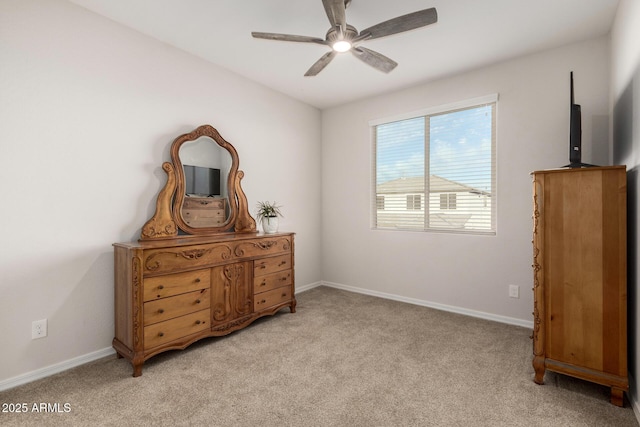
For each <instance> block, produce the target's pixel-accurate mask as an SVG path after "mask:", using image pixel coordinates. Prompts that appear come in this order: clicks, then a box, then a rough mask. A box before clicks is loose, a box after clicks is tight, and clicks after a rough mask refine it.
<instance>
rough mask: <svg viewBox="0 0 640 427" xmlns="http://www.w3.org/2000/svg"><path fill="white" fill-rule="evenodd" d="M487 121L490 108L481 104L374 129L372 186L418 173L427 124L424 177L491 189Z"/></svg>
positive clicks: (422, 162)
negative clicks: (374, 176)
mask: <svg viewBox="0 0 640 427" xmlns="http://www.w3.org/2000/svg"><path fill="white" fill-rule="evenodd" d="M492 122H493V120H492V106H491V105H482V106H479V107H474V108H468V109H464V110H459V111H454V112H448V113H444V114H438V115H433V116H430V117H427V118H425V117H416V118H412V119H407V120H401V121H397V122H392V123H386V124H382V125H378V126H377V136H376V142H377V146H376V183H377V184H381V183H383V182H387V181H391V180H394V179H398V178H402V177H405V178H408V177H415V176H423V175H424V170H425V167H424V162H425V144H424V139H425V127H426V125H425V124H426V123H430V128H429V131H430V132H429V149H430V152H429V168H430V174H431V175H438V176H441V177H443V178H447V179H450V180H452V181H456V182H459V183H462V184H465V185H468V186H470V187H473V188H477V189H480V190H485V191H491V165H492V152H491V151H492V149H491V148H492V136H491V131H492Z"/></svg>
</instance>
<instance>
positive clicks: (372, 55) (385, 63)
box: [351, 46, 398, 73]
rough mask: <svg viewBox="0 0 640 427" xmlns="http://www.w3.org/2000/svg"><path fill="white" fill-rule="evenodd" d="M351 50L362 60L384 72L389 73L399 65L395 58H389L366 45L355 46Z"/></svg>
mask: <svg viewBox="0 0 640 427" xmlns="http://www.w3.org/2000/svg"><path fill="white" fill-rule="evenodd" d="M351 52H352V53H353V54H354V55H355V57H356V58H358V59H360V60H361V61H362V62H364V63H366V64H368V65H370V66H372V67H373V68H375V69H377V70H380V71H382V72H383V73H389V72H391V71H392V70H393V69H394V68H396V67H397V66H398V63H397V62H396V61H394V60H393V59H389V58H387V57H386V56H384V55H383V54H381V53H378V52H375V51H373V50H371V49H367V48H366V47H362V46H358V47H354V48H353V49H351Z"/></svg>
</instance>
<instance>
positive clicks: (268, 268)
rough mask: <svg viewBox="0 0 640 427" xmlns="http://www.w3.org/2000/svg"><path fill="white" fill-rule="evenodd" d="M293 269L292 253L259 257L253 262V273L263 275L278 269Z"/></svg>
mask: <svg viewBox="0 0 640 427" xmlns="http://www.w3.org/2000/svg"><path fill="white" fill-rule="evenodd" d="M289 269H291V255H290V254H285V255H280V256H275V257H269V258H263V259H257V260H255V261H254V262H253V275H254V276H262V275H265V274H270V273H275V272H276V271H282V270H289Z"/></svg>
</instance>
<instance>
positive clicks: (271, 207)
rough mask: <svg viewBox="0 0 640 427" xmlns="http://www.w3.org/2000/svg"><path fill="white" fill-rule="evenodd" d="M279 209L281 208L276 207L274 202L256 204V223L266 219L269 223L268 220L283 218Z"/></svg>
mask: <svg viewBox="0 0 640 427" xmlns="http://www.w3.org/2000/svg"><path fill="white" fill-rule="evenodd" d="M280 208H281V206H278V205H277V204H276V202H273V203H272V202H258V210H257V211H256V216H257V217H258V221H260V220H262V218H267V222H269V218H275V217H278V216H283V215H282V212H280Z"/></svg>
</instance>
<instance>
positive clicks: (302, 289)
mask: <svg viewBox="0 0 640 427" xmlns="http://www.w3.org/2000/svg"><path fill="white" fill-rule="evenodd" d="M318 286H322V282H315V283H309V284H308V285H304V286H298V285H296V294H299V293H301V292H305V291H308V290H310V289H313V288H317V287H318Z"/></svg>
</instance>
